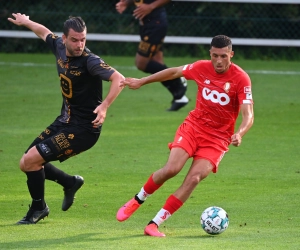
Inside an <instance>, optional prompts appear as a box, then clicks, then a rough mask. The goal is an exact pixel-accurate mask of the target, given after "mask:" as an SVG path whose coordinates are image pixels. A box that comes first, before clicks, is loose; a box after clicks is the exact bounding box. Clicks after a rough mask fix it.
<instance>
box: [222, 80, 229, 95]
mask: <svg viewBox="0 0 300 250" xmlns="http://www.w3.org/2000/svg"><path fill="white" fill-rule="evenodd" d="M223 89H224V91H225V92H226V93H228V92H229V90H230V82H226V83H225V84H224V87H223Z"/></svg>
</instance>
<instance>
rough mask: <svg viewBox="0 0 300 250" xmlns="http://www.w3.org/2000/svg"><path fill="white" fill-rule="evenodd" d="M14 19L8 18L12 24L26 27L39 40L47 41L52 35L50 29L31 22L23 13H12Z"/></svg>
mask: <svg viewBox="0 0 300 250" xmlns="http://www.w3.org/2000/svg"><path fill="white" fill-rule="evenodd" d="M12 16H13V17H14V18H10V17H9V18H7V20H8V21H10V22H12V23H13V24H15V25H18V26H24V27H26V28H28V29H30V30H32V31H33V32H34V33H35V34H36V35H37V36H38V37H39V38H41V39H43V40H44V41H45V40H46V37H47V35H49V34H50V33H52V32H51V31H50V30H49V29H48V28H46V27H45V26H44V25H42V24H39V23H36V22H34V21H31V20H30V19H29V16H26V15H25V14H21V13H12Z"/></svg>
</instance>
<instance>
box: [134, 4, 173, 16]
mask: <svg viewBox="0 0 300 250" xmlns="http://www.w3.org/2000/svg"><path fill="white" fill-rule="evenodd" d="M169 2H170V0H156V1H153V2H152V3H149V4H146V3H143V4H140V5H139V6H138V7H137V8H136V9H135V10H134V11H133V16H134V17H135V18H137V19H140V20H141V19H143V18H144V17H145V16H147V15H148V14H150V13H151V12H152V11H153V10H154V9H157V8H159V7H162V6H164V5H166V4H167V3H169Z"/></svg>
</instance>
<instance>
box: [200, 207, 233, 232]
mask: <svg viewBox="0 0 300 250" xmlns="http://www.w3.org/2000/svg"><path fill="white" fill-rule="evenodd" d="M200 224H201V226H202V228H203V230H204V231H205V232H206V233H208V234H214V235H215V234H220V233H223V232H224V231H225V230H226V229H227V227H228V225H229V219H228V215H227V213H226V211H225V210H224V209H223V208H220V207H216V206H213V207H209V208H206V209H205V210H204V211H203V213H202V215H201V217H200Z"/></svg>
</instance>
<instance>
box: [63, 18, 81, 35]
mask: <svg viewBox="0 0 300 250" xmlns="http://www.w3.org/2000/svg"><path fill="white" fill-rule="evenodd" d="M70 29H73V30H74V31H76V32H78V33H81V32H83V31H84V30H85V29H86V25H85V22H84V21H83V19H82V18H81V17H80V16H77V17H72V16H70V17H69V19H68V20H66V21H65V22H64V27H63V33H64V35H65V36H68V34H69V30H70Z"/></svg>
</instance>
